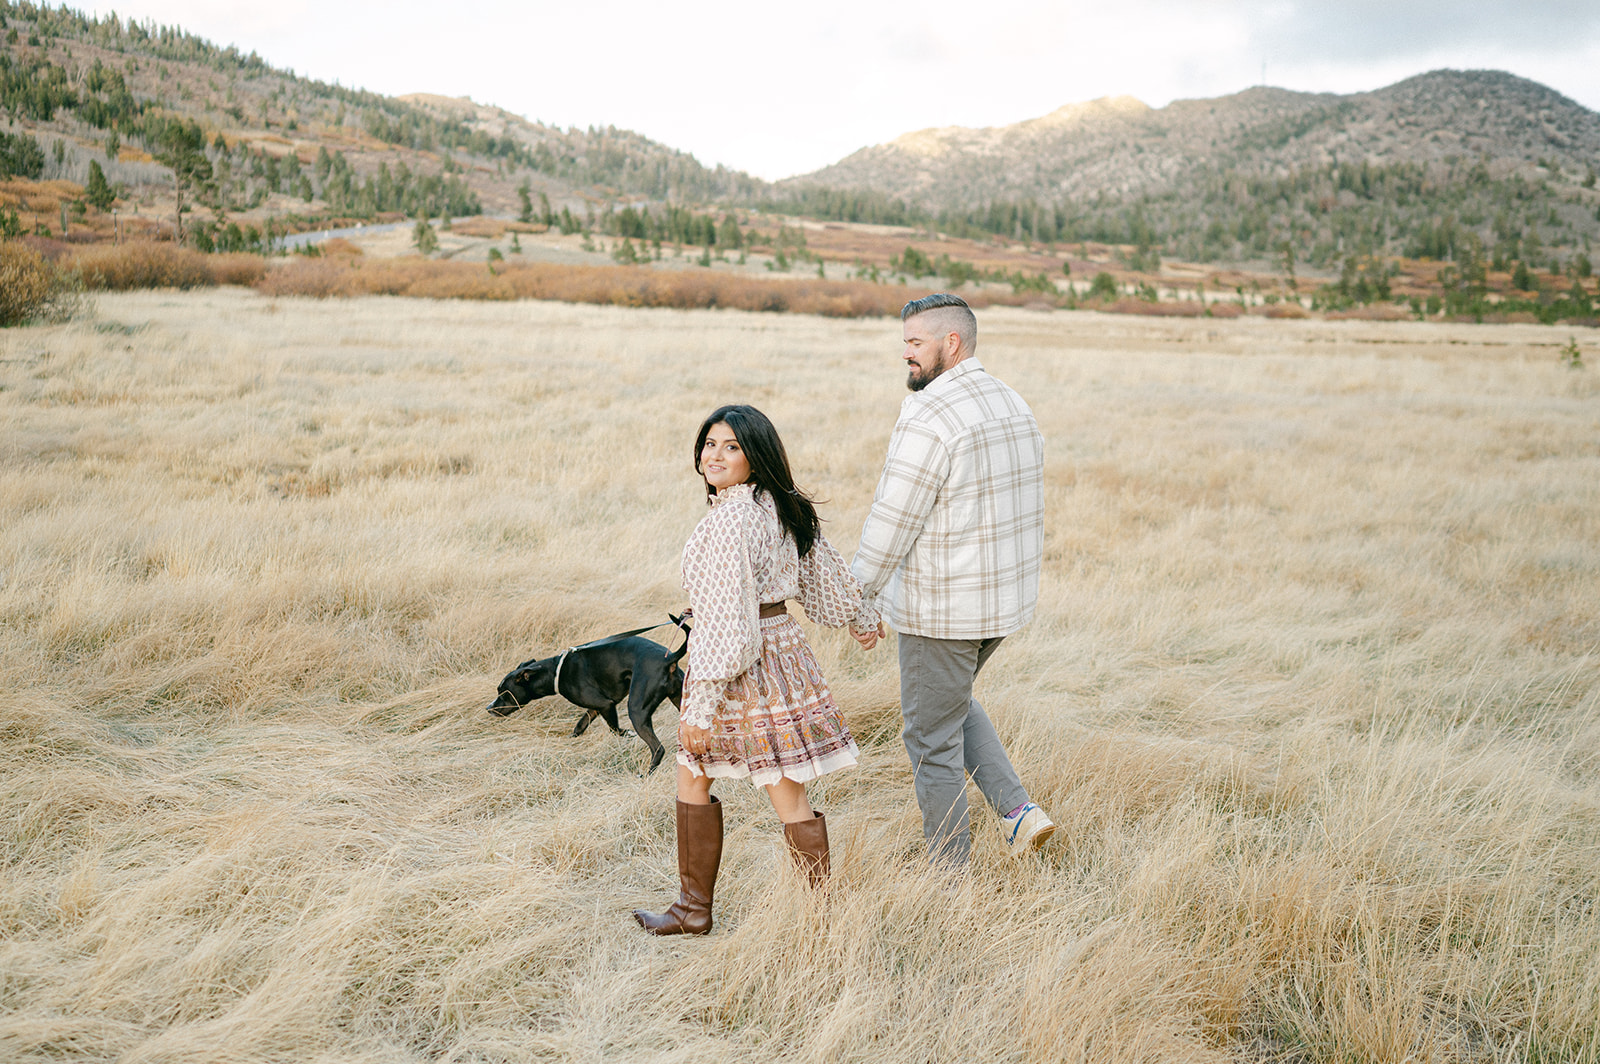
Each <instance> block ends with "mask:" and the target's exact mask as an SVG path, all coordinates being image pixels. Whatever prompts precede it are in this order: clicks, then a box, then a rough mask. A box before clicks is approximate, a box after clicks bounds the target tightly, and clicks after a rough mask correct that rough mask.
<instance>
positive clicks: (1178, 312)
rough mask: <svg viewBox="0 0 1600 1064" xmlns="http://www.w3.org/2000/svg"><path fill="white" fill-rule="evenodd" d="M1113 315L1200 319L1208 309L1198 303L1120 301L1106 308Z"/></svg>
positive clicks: (1146, 300)
mask: <svg viewBox="0 0 1600 1064" xmlns="http://www.w3.org/2000/svg"><path fill="white" fill-rule="evenodd" d="M1105 309H1106V310H1109V311H1110V312H1111V313H1113V314H1142V315H1145V316H1148V317H1156V318H1198V317H1200V316H1201V315H1203V314H1204V313H1205V312H1206V308H1205V307H1203V306H1201V305H1200V304H1199V303H1197V302H1189V301H1182V302H1174V303H1152V302H1151V301H1150V300H1148V299H1119V300H1117V301H1116V302H1115V303H1113V304H1111V305H1110V306H1109V307H1106V308H1105Z"/></svg>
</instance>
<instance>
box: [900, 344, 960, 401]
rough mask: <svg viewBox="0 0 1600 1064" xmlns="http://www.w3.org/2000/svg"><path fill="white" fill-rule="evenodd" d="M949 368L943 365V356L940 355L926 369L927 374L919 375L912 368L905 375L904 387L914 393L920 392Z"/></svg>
mask: <svg viewBox="0 0 1600 1064" xmlns="http://www.w3.org/2000/svg"><path fill="white" fill-rule="evenodd" d="M949 368H950V367H949V366H948V365H947V364H946V363H945V360H944V355H943V354H942V353H941V354H940V355H939V357H938V358H937V359H935V360H934V363H933V365H931V366H929V367H928V371H927V373H925V374H920V373H918V371H917V370H916V368H915V367H913V368H912V370H911V372H909V373H907V374H906V387H907V388H909V389H911V390H912V391H914V392H920V391H922V389H924V388H926V387H927V386H928V385H930V384H932V383H933V382H934V380H935V378H937V377H938V376H939V374H941V373H943V372H944V371H945V370H947V369H949Z"/></svg>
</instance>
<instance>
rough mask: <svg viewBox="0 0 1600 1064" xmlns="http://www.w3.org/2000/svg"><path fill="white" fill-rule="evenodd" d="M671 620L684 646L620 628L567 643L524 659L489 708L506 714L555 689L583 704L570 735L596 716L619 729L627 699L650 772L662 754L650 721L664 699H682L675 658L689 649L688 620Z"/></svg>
mask: <svg viewBox="0 0 1600 1064" xmlns="http://www.w3.org/2000/svg"><path fill="white" fill-rule="evenodd" d="M669 616H671V615H669ZM672 623H673V624H675V625H677V626H678V627H679V628H682V629H683V633H684V637H685V638H684V641H683V646H681V647H679V648H678V649H677V650H675V651H672V652H670V653H669V652H668V651H667V648H666V647H664V646H662V645H661V644H660V643H656V642H652V641H651V640H649V639H642V638H640V637H639V636H638V635H637V634H635V633H633V632H624V633H622V634H621V635H614V636H608V637H606V638H605V639H596V640H595V641H594V642H592V643H584V644H583V645H582V646H576V647H568V648H567V649H566V650H564V651H562V652H561V653H560V654H556V655H553V656H551V657H548V658H535V659H533V660H532V661H524V662H523V663H522V664H521V665H518V666H517V667H516V668H515V669H512V670H511V671H510V672H509V673H507V674H506V678H505V679H503V680H501V681H500V693H499V695H498V696H497V697H496V698H495V700H494V701H493V702H491V703H489V712H490V713H493V714H495V715H496V716H500V717H504V716H509V715H510V714H512V713H515V712H516V711H517V710H519V709H521V708H522V707H523V706H525V705H527V704H528V703H529V702H532V701H534V700H535V699H539V698H548V697H549V696H550V695H556V694H558V695H560V696H561V697H562V698H565V699H566V700H567V701H568V702H571V703H573V704H574V705H578V706H581V707H583V708H584V709H586V710H588V712H586V713H584V714H583V715H582V716H580V717H579V718H578V723H577V725H576V726H575V727H574V728H573V729H572V734H573V735H582V734H583V733H584V731H585V730H586V729H587V728H588V727H589V725H590V724H592V723H594V718H596V717H603V718H605V722H606V723H607V724H609V725H610V726H611V730H612V731H613V732H616V733H617V734H618V735H621V734H623V731H622V729H621V728H620V727H618V724H617V706H619V705H620V704H621V703H622V700H623V699H627V700H628V720H629V721H630V722H632V724H633V730H634V731H635V732H637V733H638V735H639V737H640V738H641V739H643V740H644V741H645V745H646V746H648V747H649V748H650V755H651V756H650V771H651V772H654V771H655V770H656V766H657V765H660V764H661V758H662V757H663V756H664V755H665V754H666V747H664V746H662V745H661V740H660V739H657V738H656V730H655V726H654V724H653V723H652V719H653V717H654V715H655V711H656V708H657V707H658V706H660V705H661V703H662V701H663V700H665V699H671V701H672V704H673V705H674V706H679V705H681V703H682V700H683V670H681V669H679V668H678V662H679V661H680V660H681V659H682V658H683V655H684V652H685V651H687V650H688V649H689V640H688V634H689V625H688V622H687V621H686V620H685V619H684V618H682V617H677V616H674V617H672ZM656 627H658V628H659V627H661V626H660V625H656ZM638 631H641V632H648V631H650V629H648V628H641V629H638ZM558 674H559V679H560V682H559V684H558V683H557V676H558Z"/></svg>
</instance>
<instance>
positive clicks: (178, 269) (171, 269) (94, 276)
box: [67, 240, 216, 292]
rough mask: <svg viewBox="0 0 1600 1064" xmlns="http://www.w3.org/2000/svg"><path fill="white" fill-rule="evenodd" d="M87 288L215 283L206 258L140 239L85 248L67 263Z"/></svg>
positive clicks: (120, 288)
mask: <svg viewBox="0 0 1600 1064" xmlns="http://www.w3.org/2000/svg"><path fill="white" fill-rule="evenodd" d="M67 266H68V268H69V269H73V270H76V271H77V272H78V274H79V276H81V277H82V278H83V283H84V286H85V287H86V288H90V289H102V290H106V291H111V292H125V291H128V290H130V289H134V288H201V287H205V286H209V285H212V284H215V283H216V282H215V281H214V280H213V279H212V276H211V269H210V266H209V264H208V262H207V256H205V255H202V254H201V253H200V252H198V251H191V250H189V249H187V248H180V247H177V246H176V245H173V244H157V243H154V242H151V241H146V240H140V241H134V242H132V243H127V244H117V245H112V246H109V247H108V246H105V245H101V246H98V247H90V248H84V249H83V250H81V251H78V252H76V253H74V254H73V255H72V256H71V257H70V258H69V259H68V260H67Z"/></svg>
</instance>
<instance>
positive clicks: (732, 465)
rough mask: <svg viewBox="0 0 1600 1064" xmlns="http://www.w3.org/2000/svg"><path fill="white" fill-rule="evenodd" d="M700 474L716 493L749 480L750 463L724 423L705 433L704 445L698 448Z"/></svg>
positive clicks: (717, 424) (737, 439)
mask: <svg viewBox="0 0 1600 1064" xmlns="http://www.w3.org/2000/svg"><path fill="white" fill-rule="evenodd" d="M700 472H701V473H703V474H704V475H705V478H706V483H707V484H710V485H711V486H712V487H713V488H716V489H717V490H718V491H721V490H722V489H723V488H727V487H731V486H733V485H734V484H743V483H744V482H745V481H747V480H749V479H750V462H749V460H748V459H747V458H745V456H744V448H743V447H740V446H739V438H738V437H737V436H735V435H734V434H733V430H732V429H730V428H729V427H728V425H727V423H726V422H723V421H719V422H717V423H716V424H715V425H712V426H711V430H710V431H709V432H707V433H706V442H705V445H704V446H702V447H701V448H700Z"/></svg>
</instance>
